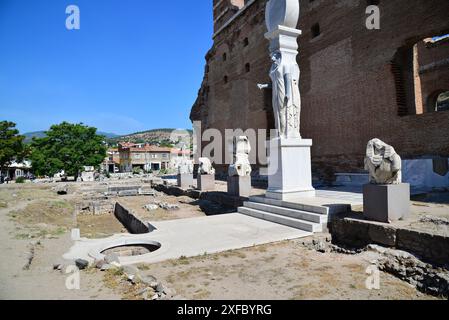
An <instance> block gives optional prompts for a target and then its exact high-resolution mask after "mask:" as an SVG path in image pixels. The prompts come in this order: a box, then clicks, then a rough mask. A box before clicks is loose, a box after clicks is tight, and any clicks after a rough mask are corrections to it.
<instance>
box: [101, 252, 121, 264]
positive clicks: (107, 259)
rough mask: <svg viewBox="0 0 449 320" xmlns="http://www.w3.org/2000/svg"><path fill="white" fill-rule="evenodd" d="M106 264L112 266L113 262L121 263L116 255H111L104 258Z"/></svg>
mask: <svg viewBox="0 0 449 320" xmlns="http://www.w3.org/2000/svg"><path fill="white" fill-rule="evenodd" d="M104 261H105V262H106V263H109V264H112V263H113V262H116V263H120V259H119V256H118V255H117V254H116V253H109V254H107V255H106V256H105V257H104Z"/></svg>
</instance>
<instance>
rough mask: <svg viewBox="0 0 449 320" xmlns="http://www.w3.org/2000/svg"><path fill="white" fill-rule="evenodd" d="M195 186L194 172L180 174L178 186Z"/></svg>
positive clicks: (184, 187)
mask: <svg viewBox="0 0 449 320" xmlns="http://www.w3.org/2000/svg"><path fill="white" fill-rule="evenodd" d="M192 186H193V174H188V173H185V174H178V187H180V188H181V189H184V190H186V189H190V188H191V187H192Z"/></svg>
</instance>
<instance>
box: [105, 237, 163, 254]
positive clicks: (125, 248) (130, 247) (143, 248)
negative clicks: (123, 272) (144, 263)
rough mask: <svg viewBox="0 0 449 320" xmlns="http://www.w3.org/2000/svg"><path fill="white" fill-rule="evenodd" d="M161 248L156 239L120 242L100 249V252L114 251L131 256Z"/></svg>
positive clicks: (109, 252)
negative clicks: (141, 241) (143, 241)
mask: <svg viewBox="0 0 449 320" xmlns="http://www.w3.org/2000/svg"><path fill="white" fill-rule="evenodd" d="M160 248H161V244H160V243H159V242H156V241H147V242H146V243H132V244H129V243H128V244H120V245H115V246H113V247H108V248H106V249H104V250H102V251H101V252H100V253H101V254H103V255H108V254H111V253H115V254H116V255H118V256H119V257H133V256H141V255H144V254H148V253H151V252H154V251H156V250H158V249H160Z"/></svg>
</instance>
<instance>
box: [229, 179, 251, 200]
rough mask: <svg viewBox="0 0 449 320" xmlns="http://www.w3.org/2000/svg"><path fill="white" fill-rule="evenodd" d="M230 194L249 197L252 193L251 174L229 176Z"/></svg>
mask: <svg viewBox="0 0 449 320" xmlns="http://www.w3.org/2000/svg"><path fill="white" fill-rule="evenodd" d="M228 194H230V195H231V196H236V197H249V196H250V195H251V176H246V177H240V176H234V177H228Z"/></svg>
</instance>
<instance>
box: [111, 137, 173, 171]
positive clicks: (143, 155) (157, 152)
mask: <svg viewBox="0 0 449 320" xmlns="http://www.w3.org/2000/svg"><path fill="white" fill-rule="evenodd" d="M171 150H172V149H171V148H162V147H157V146H151V145H149V144H133V143H126V142H125V143H120V144H119V148H118V152H119V159H120V172H132V171H133V169H135V168H140V169H142V170H144V171H147V172H148V171H159V170H163V169H168V168H169V167H170V155H171Z"/></svg>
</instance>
